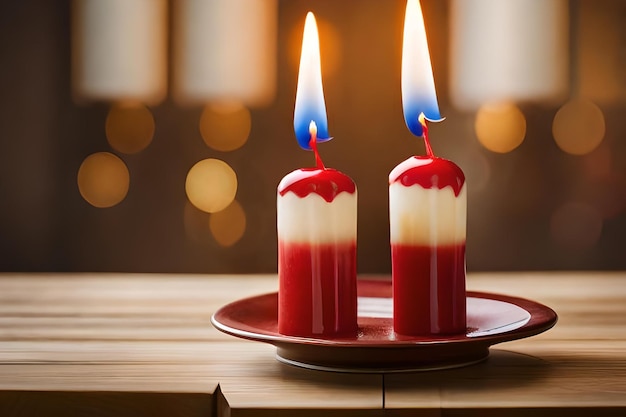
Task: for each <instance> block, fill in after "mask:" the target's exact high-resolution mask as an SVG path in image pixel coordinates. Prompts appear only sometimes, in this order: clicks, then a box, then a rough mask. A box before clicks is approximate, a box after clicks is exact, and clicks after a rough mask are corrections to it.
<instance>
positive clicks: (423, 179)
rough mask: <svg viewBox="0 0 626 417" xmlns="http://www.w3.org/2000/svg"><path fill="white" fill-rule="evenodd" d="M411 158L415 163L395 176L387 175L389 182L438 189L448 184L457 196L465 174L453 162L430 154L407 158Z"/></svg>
mask: <svg viewBox="0 0 626 417" xmlns="http://www.w3.org/2000/svg"><path fill="white" fill-rule="evenodd" d="M412 158H413V159H415V161H414V162H415V165H413V166H411V167H410V168H408V169H407V170H405V171H404V172H401V173H399V174H397V175H396V176H395V177H389V183H390V184H392V183H394V182H396V181H399V182H400V183H401V184H402V185H404V186H405V187H410V186H412V185H415V184H419V185H420V186H422V187H423V188H438V189H440V190H442V189H444V188H445V187H448V186H450V187H452V190H453V191H454V195H455V196H457V197H458V196H459V193H460V192H461V188H463V184H465V175H464V174H463V171H462V170H461V168H459V167H458V166H457V165H456V164H455V163H454V162H452V161H448V160H447V159H443V158H437V157H430V156H412V157H411V158H409V160H411V159H412ZM407 161H408V160H407Z"/></svg>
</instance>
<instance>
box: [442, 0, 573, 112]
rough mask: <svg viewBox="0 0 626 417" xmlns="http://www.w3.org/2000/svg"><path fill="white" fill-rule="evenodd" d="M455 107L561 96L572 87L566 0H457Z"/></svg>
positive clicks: (453, 33)
mask: <svg viewBox="0 0 626 417" xmlns="http://www.w3.org/2000/svg"><path fill="white" fill-rule="evenodd" d="M450 50H451V70H450V91H451V99H452V102H453V104H454V105H455V107H457V108H459V109H461V110H469V111H471V110H476V109H477V108H479V107H480V106H481V105H483V104H485V103H498V102H526V101H544V102H545V101H555V100H558V99H562V98H563V97H564V96H565V94H566V93H567V89H568V85H569V81H568V2H567V1H566V0H506V1H502V0H452V2H451V49H450Z"/></svg>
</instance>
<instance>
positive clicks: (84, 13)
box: [72, 0, 167, 105]
mask: <svg viewBox="0 0 626 417" xmlns="http://www.w3.org/2000/svg"><path fill="white" fill-rule="evenodd" d="M72 6H73V7H72V14H73V21H72V25H73V28H72V29H73V33H72V86H73V92H74V97H75V99H76V101H79V102H80V101H110V102H121V101H126V102H127V101H132V102H142V103H145V104H152V105H154V104H158V103H160V102H161V101H162V100H163V99H164V97H165V95H166V90H167V88H166V84H167V70H166V68H167V29H166V28H167V2H166V0H74V1H73V4H72Z"/></svg>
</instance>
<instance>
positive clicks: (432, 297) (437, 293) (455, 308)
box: [391, 243, 466, 336]
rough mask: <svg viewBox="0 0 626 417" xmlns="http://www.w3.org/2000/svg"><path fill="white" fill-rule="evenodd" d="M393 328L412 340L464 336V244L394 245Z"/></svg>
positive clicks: (392, 253) (392, 246) (392, 255)
mask: <svg viewBox="0 0 626 417" xmlns="http://www.w3.org/2000/svg"><path fill="white" fill-rule="evenodd" d="M391 260H392V263H391V271H392V281H393V328H394V330H395V332H396V333H399V334H403V335H409V336H429V335H438V334H442V335H443V334H455V333H465V330H466V310H465V309H466V300H465V243H463V244H459V245H449V246H439V247H429V246H414V245H399V244H392V245H391Z"/></svg>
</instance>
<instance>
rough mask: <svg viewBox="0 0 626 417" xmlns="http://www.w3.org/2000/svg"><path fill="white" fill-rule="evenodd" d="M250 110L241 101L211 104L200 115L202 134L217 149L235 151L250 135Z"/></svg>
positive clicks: (206, 141)
mask: <svg viewBox="0 0 626 417" xmlns="http://www.w3.org/2000/svg"><path fill="white" fill-rule="evenodd" d="M251 124H252V121H251V117H250V111H249V110H248V109H247V108H246V107H244V106H243V105H242V104H240V103H220V104H209V105H207V106H206V107H205V108H204V111H203V112H202V116H200V134H201V135H202V139H203V140H204V142H205V143H206V144H207V146H209V147H211V148H213V149H215V150H216V151H222V152H228V151H234V150H235V149H238V148H240V147H242V146H243V144H244V143H246V141H247V140H248V136H249V135H250V127H251Z"/></svg>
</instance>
